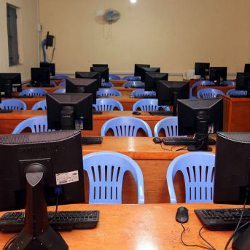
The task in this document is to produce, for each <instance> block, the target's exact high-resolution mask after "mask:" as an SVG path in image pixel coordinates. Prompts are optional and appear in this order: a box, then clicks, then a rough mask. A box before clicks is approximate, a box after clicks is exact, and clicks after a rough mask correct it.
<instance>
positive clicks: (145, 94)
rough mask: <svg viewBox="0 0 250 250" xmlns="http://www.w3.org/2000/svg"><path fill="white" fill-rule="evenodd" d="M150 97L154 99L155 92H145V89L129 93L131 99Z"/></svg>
mask: <svg viewBox="0 0 250 250" xmlns="http://www.w3.org/2000/svg"><path fill="white" fill-rule="evenodd" d="M148 96H150V97H151V98H154V97H156V92H155V91H153V90H151V91H145V89H135V90H133V91H132V92H131V97H135V98H143V97H148Z"/></svg>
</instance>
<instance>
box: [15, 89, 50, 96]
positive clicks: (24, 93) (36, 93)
mask: <svg viewBox="0 0 250 250" xmlns="http://www.w3.org/2000/svg"><path fill="white" fill-rule="evenodd" d="M46 94H47V91H46V90H45V89H41V88H29V89H24V90H22V92H20V93H19V94H18V96H44V95H46Z"/></svg>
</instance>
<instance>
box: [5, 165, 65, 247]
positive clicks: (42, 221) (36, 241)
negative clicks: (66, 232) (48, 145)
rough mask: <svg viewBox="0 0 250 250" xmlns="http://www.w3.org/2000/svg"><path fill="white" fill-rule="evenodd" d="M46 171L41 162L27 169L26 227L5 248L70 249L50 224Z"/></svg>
mask: <svg viewBox="0 0 250 250" xmlns="http://www.w3.org/2000/svg"><path fill="white" fill-rule="evenodd" d="M45 171H46V168H45V166H44V165H42V164H40V163H31V164H30V165H29V166H28V167H27V168H26V169H25V178H26V184H27V185H26V207H25V221H24V228H23V230H22V231H21V232H20V233H19V234H18V235H17V236H16V237H15V238H14V239H13V240H12V241H11V242H10V243H8V245H7V246H6V247H5V249H8V250H16V249H20V250H22V249H36V250H44V249H53V250H64V249H65V250H66V249H68V245H67V244H66V242H65V241H64V239H63V238H62V237H61V235H60V234H58V233H57V232H55V231H54V230H53V229H52V228H51V226H50V225H49V220H48V212H47V205H46V201H45V196H44V173H45Z"/></svg>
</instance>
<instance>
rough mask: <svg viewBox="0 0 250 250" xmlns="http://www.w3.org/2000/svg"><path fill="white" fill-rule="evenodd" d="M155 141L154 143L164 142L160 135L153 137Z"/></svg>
mask: <svg viewBox="0 0 250 250" xmlns="http://www.w3.org/2000/svg"><path fill="white" fill-rule="evenodd" d="M153 142H154V143H162V139H161V138H159V137H155V138H154V139H153Z"/></svg>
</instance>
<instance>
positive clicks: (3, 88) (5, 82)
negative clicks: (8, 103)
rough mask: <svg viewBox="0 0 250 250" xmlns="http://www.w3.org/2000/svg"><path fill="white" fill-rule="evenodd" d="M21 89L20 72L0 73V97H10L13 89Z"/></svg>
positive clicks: (19, 90)
mask: <svg viewBox="0 0 250 250" xmlns="http://www.w3.org/2000/svg"><path fill="white" fill-rule="evenodd" d="M15 89H16V90H17V91H18V92H21V91H22V81H21V74H20V73H0V97H1V96H4V97H6V98H10V97H11V95H12V92H13V91H14V90H15Z"/></svg>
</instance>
